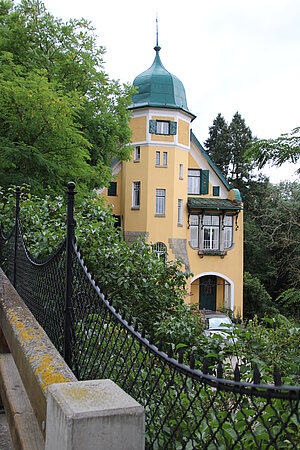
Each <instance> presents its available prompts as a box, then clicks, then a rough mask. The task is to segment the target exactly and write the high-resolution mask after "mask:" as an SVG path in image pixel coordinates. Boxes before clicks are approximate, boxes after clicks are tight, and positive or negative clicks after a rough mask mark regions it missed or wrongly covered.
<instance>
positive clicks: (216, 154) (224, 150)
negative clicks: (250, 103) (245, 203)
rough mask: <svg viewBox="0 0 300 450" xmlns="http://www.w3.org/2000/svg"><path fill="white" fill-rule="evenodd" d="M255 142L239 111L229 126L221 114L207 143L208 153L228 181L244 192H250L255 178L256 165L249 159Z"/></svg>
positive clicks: (243, 193)
mask: <svg viewBox="0 0 300 450" xmlns="http://www.w3.org/2000/svg"><path fill="white" fill-rule="evenodd" d="M251 141H252V133H251V130H250V128H249V127H247V126H246V123H245V120H244V119H243V118H242V116H241V115H240V113H239V112H236V113H235V115H234V116H233V118H232V121H231V123H230V125H229V126H228V125H227V123H226V121H225V119H224V117H223V116H222V115H221V114H220V113H219V114H218V115H217V117H216V118H215V119H214V121H213V125H212V126H211V127H210V128H209V137H208V139H207V140H206V142H205V147H206V150H207V153H208V154H209V155H210V157H211V158H212V160H213V162H214V163H215V164H216V165H217V166H218V167H219V169H220V170H221V171H222V172H223V174H224V175H225V177H226V178H227V179H228V181H229V182H230V183H231V184H232V185H233V186H234V187H235V188H237V189H239V190H240V191H241V193H242V197H243V198H244V195H247V194H248V192H249V190H250V189H249V183H250V181H251V180H252V179H253V175H252V173H251V171H252V168H253V167H252V163H251V162H249V160H247V159H246V158H245V155H246V152H247V150H248V149H249V147H250V144H251Z"/></svg>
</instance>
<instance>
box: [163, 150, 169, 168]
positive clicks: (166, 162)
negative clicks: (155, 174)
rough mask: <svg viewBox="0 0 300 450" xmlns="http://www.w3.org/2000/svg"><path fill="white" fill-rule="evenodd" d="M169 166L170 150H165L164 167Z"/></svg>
mask: <svg viewBox="0 0 300 450" xmlns="http://www.w3.org/2000/svg"><path fill="white" fill-rule="evenodd" d="M167 166H168V152H163V167H167Z"/></svg>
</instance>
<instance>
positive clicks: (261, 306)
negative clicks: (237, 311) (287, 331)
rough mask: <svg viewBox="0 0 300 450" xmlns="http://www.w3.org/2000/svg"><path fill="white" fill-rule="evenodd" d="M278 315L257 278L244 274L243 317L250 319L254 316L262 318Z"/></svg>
mask: <svg viewBox="0 0 300 450" xmlns="http://www.w3.org/2000/svg"><path fill="white" fill-rule="evenodd" d="M276 313H278V309H277V308H276V305H274V303H273V302H272V299H271V296H270V295H269V294H268V292H267V291H266V289H265V287H264V286H263V285H262V284H261V282H260V281H259V279H258V278H257V277H254V276H253V275H251V273H249V272H245V273H244V317H245V318H246V319H252V318H253V317H254V316H255V315H257V316H258V317H263V316H264V315H269V316H272V315H273V314H276Z"/></svg>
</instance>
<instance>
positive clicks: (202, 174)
mask: <svg viewBox="0 0 300 450" xmlns="http://www.w3.org/2000/svg"><path fill="white" fill-rule="evenodd" d="M208 189H209V170H202V169H189V170H188V194H198V195H199V194H203V195H205V194H208Z"/></svg>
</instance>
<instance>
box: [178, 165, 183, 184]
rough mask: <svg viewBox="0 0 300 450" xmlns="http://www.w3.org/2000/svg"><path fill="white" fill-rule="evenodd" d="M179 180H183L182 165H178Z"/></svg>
mask: <svg viewBox="0 0 300 450" xmlns="http://www.w3.org/2000/svg"><path fill="white" fill-rule="evenodd" d="M179 180H183V164H179Z"/></svg>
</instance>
